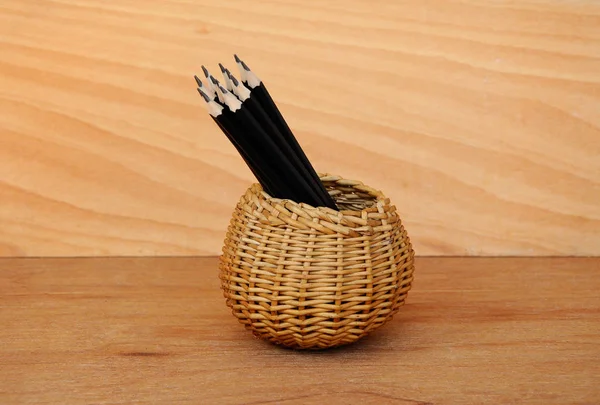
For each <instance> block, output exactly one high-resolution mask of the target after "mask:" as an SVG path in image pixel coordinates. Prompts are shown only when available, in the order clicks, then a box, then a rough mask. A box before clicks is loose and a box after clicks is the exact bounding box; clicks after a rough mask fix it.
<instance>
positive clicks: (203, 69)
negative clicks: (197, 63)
mask: <svg viewBox="0 0 600 405" xmlns="http://www.w3.org/2000/svg"><path fill="white" fill-rule="evenodd" d="M202 71H203V72H204V76H206V78H207V79H208V76H210V73H208V69H206V68H205V67H204V65H202Z"/></svg>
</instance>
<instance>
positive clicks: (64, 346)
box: [0, 258, 600, 405]
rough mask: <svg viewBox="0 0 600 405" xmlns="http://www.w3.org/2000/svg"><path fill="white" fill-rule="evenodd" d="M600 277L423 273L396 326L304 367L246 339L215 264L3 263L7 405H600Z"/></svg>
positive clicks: (493, 262)
mask: <svg viewBox="0 0 600 405" xmlns="http://www.w3.org/2000/svg"><path fill="white" fill-rule="evenodd" d="M598 271H600V259H585V258H579V259H576V258H574V259H566V258H555V259H544V258H530V259H526V258H520V259H519V258H516V259H509V258H496V259H485V258H419V259H418V260H417V272H416V273H415V274H416V278H415V285H414V288H413V289H412V290H411V292H410V293H409V296H408V301H407V304H406V306H405V307H403V308H402V310H401V311H400V312H399V313H398V314H397V316H396V317H395V318H394V319H393V320H392V321H391V322H390V323H388V324H386V325H385V326H384V327H383V328H382V329H380V330H378V331H376V332H375V333H374V334H372V335H371V336H369V337H367V338H365V339H364V340H361V341H359V342H358V343H356V344H354V345H351V346H347V347H345V348H341V349H333V350H329V351H322V352H295V351H291V350H287V349H281V348H278V347H276V346H273V345H271V344H270V343H266V342H263V341H259V340H257V339H255V338H253V337H252V335H251V334H250V333H249V332H247V331H246V330H244V328H243V327H242V326H241V325H239V324H238V322H237V320H236V319H235V318H234V317H233V315H232V314H231V313H230V312H229V309H228V308H227V307H226V306H225V302H224V298H223V296H222V293H221V291H220V290H219V283H218V279H217V260H216V259H214V258H204V259H196V258H170V259H169V258H154V259H150V258H147V259H146V258H137V259H136V258H121V259H102V258H87V259H84V258H82V259H3V260H0V324H1V325H3V327H2V328H0V364H1V367H0V402H1V403H2V404H7V405H12V404H22V403H28V404H57V403H61V404H65V405H73V404H88V403H94V404H132V403H136V404H163V403H169V404H207V405H210V404H219V405H228V404H283V405H290V404H323V403H328V404H356V403H361V404H406V405H409V404H410V405H415V404H436V405H437V404H516V403H518V404H541V405H542V404H543V405H551V404H560V405H563V404H573V405H583V404H587V405H592V404H597V403H598V402H599V401H600V386H599V385H598V384H597V383H598V381H599V379H600V362H598V359H599V358H600V312H599V308H600V296H599V295H598V290H600V279H599V278H598V277H595V276H594V277H590V275H591V274H594V275H597V274H598Z"/></svg>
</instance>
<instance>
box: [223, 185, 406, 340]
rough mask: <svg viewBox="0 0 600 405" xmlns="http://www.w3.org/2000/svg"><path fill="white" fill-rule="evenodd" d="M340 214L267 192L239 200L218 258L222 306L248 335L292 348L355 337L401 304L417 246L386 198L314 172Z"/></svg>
mask: <svg viewBox="0 0 600 405" xmlns="http://www.w3.org/2000/svg"><path fill="white" fill-rule="evenodd" d="M321 180H322V181H323V184H324V185H325V187H326V189H327V190H328V191H329V193H330V194H331V195H332V197H333V198H334V199H335V201H336V204H337V205H338V208H339V209H340V211H334V210H331V209H329V208H321V207H319V208H315V207H312V206H310V205H306V204H298V203H295V202H293V201H289V200H280V199H275V198H272V197H270V196H269V195H268V194H266V193H265V192H264V191H263V190H262V187H260V185H259V184H253V185H252V186H251V187H250V188H249V189H248V190H247V192H246V193H245V194H244V195H243V196H242V198H241V199H240V201H239V203H238V204H237V206H236V208H235V210H234V212H233V217H232V219H231V223H230V225H229V228H228V231H227V236H226V237H225V242H224V247H223V254H222V255H221V257H220V279H221V287H222V289H223V293H224V296H225V298H226V302H227V306H229V307H230V308H231V310H232V312H233V315H235V317H236V318H237V319H238V321H239V322H240V323H242V324H243V325H245V326H246V328H247V329H249V330H250V331H251V332H252V333H253V334H254V335H256V336H258V337H260V338H262V339H266V340H268V341H270V342H272V343H275V344H278V345H283V346H286V347H290V348H296V349H324V348H329V347H334V346H340V345H345V344H348V343H352V342H355V341H356V340H358V339H360V338H362V337H364V336H366V335H367V334H369V333H370V332H372V331H374V330H375V329H377V328H379V327H380V326H382V325H383V324H384V323H386V322H388V321H389V320H391V318H392V317H393V316H394V314H396V313H397V312H398V310H399V309H400V307H401V306H402V305H403V304H404V301H405V300H406V296H407V294H408V291H409V290H410V287H411V283H412V280H413V271H414V251H413V249H412V245H411V243H410V239H409V238H408V235H407V233H406V231H405V229H404V227H403V225H402V222H401V221H400V218H399V217H398V214H397V212H396V207H395V206H393V205H391V203H390V201H389V199H388V198H386V197H385V196H384V195H383V194H382V193H381V192H379V191H377V190H374V189H372V188H370V187H368V186H366V185H364V184H363V183H361V182H359V181H354V180H345V179H342V178H341V177H338V176H332V175H321Z"/></svg>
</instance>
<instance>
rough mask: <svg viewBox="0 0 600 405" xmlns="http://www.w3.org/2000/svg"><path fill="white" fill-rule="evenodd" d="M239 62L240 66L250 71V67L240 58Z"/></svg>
mask: <svg viewBox="0 0 600 405" xmlns="http://www.w3.org/2000/svg"><path fill="white" fill-rule="evenodd" d="M240 63H241V64H242V67H243V68H244V69H246V70H247V71H248V72H249V71H250V68H249V67H248V65H246V64H245V63H244V61H243V60H241V61H240Z"/></svg>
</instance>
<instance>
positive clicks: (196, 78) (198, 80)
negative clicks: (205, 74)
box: [194, 75, 202, 87]
mask: <svg viewBox="0 0 600 405" xmlns="http://www.w3.org/2000/svg"><path fill="white" fill-rule="evenodd" d="M194 79H195V80H196V83H197V84H198V86H199V87H202V81H201V80H200V78H199V77H198V76H196V75H194Z"/></svg>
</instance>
